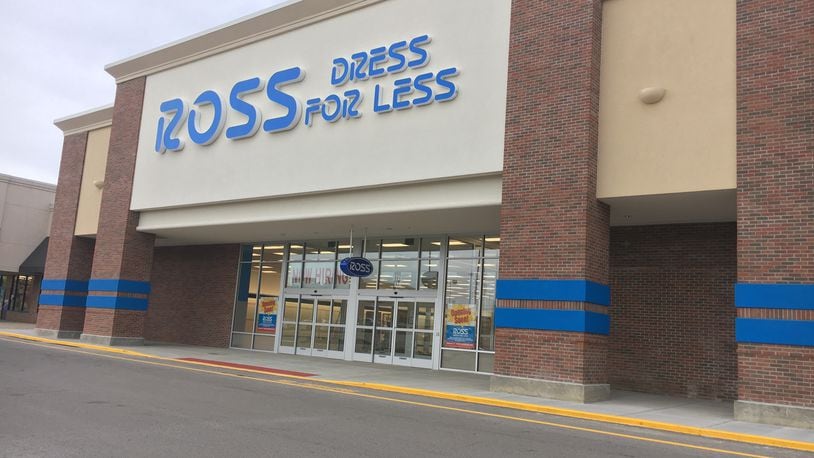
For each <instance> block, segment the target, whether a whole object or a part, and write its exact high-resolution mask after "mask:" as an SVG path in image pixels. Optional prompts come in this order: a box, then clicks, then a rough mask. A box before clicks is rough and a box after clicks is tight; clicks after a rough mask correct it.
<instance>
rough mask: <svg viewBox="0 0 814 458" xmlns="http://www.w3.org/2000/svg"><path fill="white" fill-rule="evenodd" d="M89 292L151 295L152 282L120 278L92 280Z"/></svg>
mask: <svg viewBox="0 0 814 458" xmlns="http://www.w3.org/2000/svg"><path fill="white" fill-rule="evenodd" d="M88 291H113V292H119V293H138V294H150V282H148V281H135V280H122V279H119V278H92V279H91V280H90V281H89V282H88Z"/></svg>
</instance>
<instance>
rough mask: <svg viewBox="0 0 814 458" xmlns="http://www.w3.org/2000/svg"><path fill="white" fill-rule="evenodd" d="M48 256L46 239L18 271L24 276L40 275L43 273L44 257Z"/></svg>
mask: <svg viewBox="0 0 814 458" xmlns="http://www.w3.org/2000/svg"><path fill="white" fill-rule="evenodd" d="M47 254H48V237H45V238H44V239H43V240H42V242H40V244H39V245H37V248H34V251H32V252H31V254H29V255H28V257H27V258H25V261H23V263H22V264H20V268H19V269H18V271H19V272H20V273H21V274H25V275H42V273H43V272H45V256H46V255H47Z"/></svg>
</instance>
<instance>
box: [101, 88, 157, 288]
mask: <svg viewBox="0 0 814 458" xmlns="http://www.w3.org/2000/svg"><path fill="white" fill-rule="evenodd" d="M145 80H146V78H143V77H142V78H137V79H134V80H130V81H127V82H124V83H120V84H119V85H118V86H117V88H116V103H115V108H114V110H113V127H112V128H111V132H110V148H109V151H108V154H107V165H106V168H105V187H104V193H103V194H102V203H101V207H100V210H99V221H100V224H99V231H98V233H97V235H96V251H97V255H96V256H95V257H94V259H93V278H122V279H127V280H138V281H149V280H150V266H151V265H152V255H153V243H154V240H155V236H154V235H153V234H146V233H143V232H137V231H136V227H137V226H138V220H139V215H138V212H134V211H130V198H131V195H132V192H133V176H134V174H135V168H136V152H137V151H138V135H139V127H140V126H141V106H142V102H143V99H144V84H145Z"/></svg>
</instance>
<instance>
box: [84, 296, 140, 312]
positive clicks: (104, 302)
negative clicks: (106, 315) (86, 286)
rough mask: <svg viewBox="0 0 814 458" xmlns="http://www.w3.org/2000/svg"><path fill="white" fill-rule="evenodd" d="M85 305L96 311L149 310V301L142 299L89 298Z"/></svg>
mask: <svg viewBox="0 0 814 458" xmlns="http://www.w3.org/2000/svg"><path fill="white" fill-rule="evenodd" d="M85 305H86V307H88V308H95V309H116V310H142V311H143V310H147V299H144V298H141V297H117V296H88V298H87V301H85Z"/></svg>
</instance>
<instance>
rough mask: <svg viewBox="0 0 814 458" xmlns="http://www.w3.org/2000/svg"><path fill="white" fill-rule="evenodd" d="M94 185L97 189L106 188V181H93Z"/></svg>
mask: <svg viewBox="0 0 814 458" xmlns="http://www.w3.org/2000/svg"><path fill="white" fill-rule="evenodd" d="M93 185H94V186H96V188H97V189H102V188H103V187H104V186H105V180H93Z"/></svg>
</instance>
